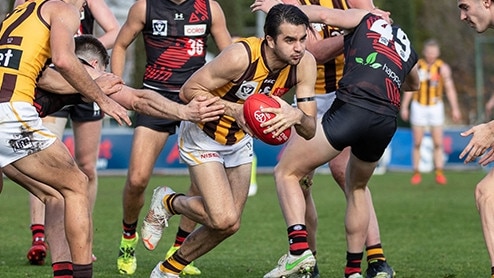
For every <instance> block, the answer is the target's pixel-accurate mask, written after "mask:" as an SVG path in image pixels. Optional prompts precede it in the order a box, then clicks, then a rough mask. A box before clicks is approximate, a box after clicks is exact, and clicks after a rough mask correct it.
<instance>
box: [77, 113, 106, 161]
mask: <svg viewBox="0 0 494 278" xmlns="http://www.w3.org/2000/svg"><path fill="white" fill-rule="evenodd" d="M101 125H102V122H101V120H98V121H88V122H74V121H73V122H72V129H73V130H74V140H75V159H76V161H77V163H78V164H79V165H81V164H96V161H97V159H98V154H99V144H100V139H101V128H102V127H101Z"/></svg>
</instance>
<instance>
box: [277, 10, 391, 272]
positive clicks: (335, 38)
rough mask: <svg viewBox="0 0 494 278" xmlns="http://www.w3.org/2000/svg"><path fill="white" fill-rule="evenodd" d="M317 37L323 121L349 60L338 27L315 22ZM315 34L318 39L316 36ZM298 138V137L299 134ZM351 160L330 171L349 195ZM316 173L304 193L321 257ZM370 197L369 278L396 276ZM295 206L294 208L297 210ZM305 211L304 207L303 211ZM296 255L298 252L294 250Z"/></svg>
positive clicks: (311, 42) (312, 47) (311, 238)
mask: <svg viewBox="0 0 494 278" xmlns="http://www.w3.org/2000/svg"><path fill="white" fill-rule="evenodd" d="M282 2H283V3H285V4H291V5H295V6H298V5H320V6H323V7H326V8H336V9H343V10H345V9H349V8H358V9H365V10H369V11H370V10H373V9H374V8H375V6H374V3H373V1H372V0H331V1H322V0H317V1H314V0H283V1H282ZM312 29H313V31H314V32H313V33H312V32H309V34H310V35H309V37H308V39H307V50H308V51H310V52H311V53H312V54H313V55H314V58H316V61H317V64H318V65H317V67H318V70H317V80H316V88H315V93H316V96H315V98H316V103H317V117H318V119H320V118H322V116H323V115H324V113H325V112H326V110H327V109H328V108H329V107H330V106H331V104H332V103H333V101H334V99H335V98H336V92H335V91H336V89H337V88H338V82H339V80H340V79H341V78H342V76H343V67H344V63H345V58H344V57H343V56H344V55H343V34H344V31H343V30H341V29H340V28H338V27H335V26H329V25H326V24H321V23H317V22H314V23H312ZM312 34H314V36H312ZM294 136H297V135H296V134H295V135H294ZM290 147H296V148H302V149H303V148H304V144H303V143H299V144H297V145H290ZM349 158H350V148H349V147H348V148H345V149H344V150H343V151H342V152H341V153H340V154H339V155H338V156H336V157H335V158H334V159H332V160H331V161H330V162H329V163H328V166H329V169H330V170H331V176H332V177H333V179H334V180H335V182H336V183H337V185H338V186H339V187H340V188H341V190H342V191H343V192H344V191H345V170H346V168H347V164H348V159H349ZM313 175H314V172H312V173H310V174H308V175H307V176H305V177H304V178H302V180H301V181H300V182H301V185H302V188H304V190H303V193H304V197H305V204H300V205H301V206H303V205H305V210H306V213H305V225H306V227H307V241H308V244H309V248H310V249H311V250H312V252H313V254H314V256H316V254H317V224H318V223H317V221H318V219H317V209H316V206H315V203H314V200H313V197H312V196H313V195H312V185H313V181H312V178H313ZM277 191H278V192H282V191H283V188H277ZM366 196H367V198H368V202H369V204H370V208H369V213H370V214H371V215H370V223H369V230H368V232H367V240H366V255H367V256H366V258H367V270H366V276H367V277H368V278H374V277H380V276H382V275H384V274H385V273H387V275H390V276H394V270H393V268H392V267H391V266H390V265H389V264H388V262H387V260H386V257H385V255H384V250H383V247H382V244H381V236H380V231H379V223H378V219H377V215H376V212H375V210H374V205H373V201H372V195H371V191H370V189H369V188H367V189H366ZM294 205H295V204H292V206H294ZM301 208H302V207H301ZM291 252H293V253H296V252H297V251H296V250H293V251H292V250H291ZM319 277H320V274H319V268H318V265H317V264H316V266H315V267H314V272H313V273H312V278H319Z"/></svg>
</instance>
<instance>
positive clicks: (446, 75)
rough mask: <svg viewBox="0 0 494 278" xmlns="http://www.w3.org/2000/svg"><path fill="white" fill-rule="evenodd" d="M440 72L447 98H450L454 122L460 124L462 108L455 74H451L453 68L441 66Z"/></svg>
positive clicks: (446, 65)
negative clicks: (454, 78)
mask: <svg viewBox="0 0 494 278" xmlns="http://www.w3.org/2000/svg"><path fill="white" fill-rule="evenodd" d="M440 72H441V77H442V78H443V82H444V89H445V92H446V97H447V98H448V101H449V104H450V105H451V115H452V118H453V121H454V122H456V123H458V122H460V121H461V112H460V106H459V105H458V96H457V93H456V87H455V83H454V81H453V74H452V72H451V68H450V66H449V65H448V64H443V65H442V66H441V70H440Z"/></svg>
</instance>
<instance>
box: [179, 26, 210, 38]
mask: <svg viewBox="0 0 494 278" xmlns="http://www.w3.org/2000/svg"><path fill="white" fill-rule="evenodd" d="M204 34H206V24H192V25H185V26H184V35H185V36H202V35H204Z"/></svg>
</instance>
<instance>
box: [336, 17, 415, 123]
mask: <svg viewBox="0 0 494 278" xmlns="http://www.w3.org/2000/svg"><path fill="white" fill-rule="evenodd" d="M344 51H345V57H346V62H345V69H344V74H343V78H342V79H341V80H340V83H339V85H340V88H339V89H338V90H337V91H336V97H337V98H339V99H341V100H343V101H344V102H348V103H351V104H353V105H357V106H360V107H362V108H365V109H368V110H371V111H374V112H376V113H379V114H384V115H389V116H394V117H396V115H397V113H398V112H399V109H400V88H401V85H402V84H403V82H404V81H405V77H406V76H407V75H408V73H409V72H410V70H411V69H412V68H413V66H414V65H415V63H417V60H418V55H417V53H416V52H415V50H414V49H413V48H412V46H411V42H410V40H409V39H408V36H407V35H406V34H405V32H404V31H403V30H402V29H401V28H399V27H398V26H392V25H390V24H388V23H387V22H386V21H384V20H383V19H382V18H380V17H378V16H375V15H372V14H367V15H366V16H365V17H364V18H363V19H362V21H361V22H360V24H359V25H358V26H357V27H356V28H355V29H354V30H353V32H352V33H350V34H349V35H346V36H345V49H344Z"/></svg>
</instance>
